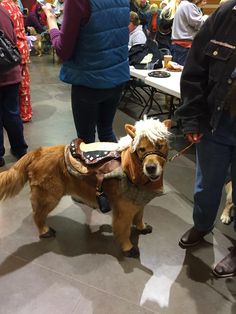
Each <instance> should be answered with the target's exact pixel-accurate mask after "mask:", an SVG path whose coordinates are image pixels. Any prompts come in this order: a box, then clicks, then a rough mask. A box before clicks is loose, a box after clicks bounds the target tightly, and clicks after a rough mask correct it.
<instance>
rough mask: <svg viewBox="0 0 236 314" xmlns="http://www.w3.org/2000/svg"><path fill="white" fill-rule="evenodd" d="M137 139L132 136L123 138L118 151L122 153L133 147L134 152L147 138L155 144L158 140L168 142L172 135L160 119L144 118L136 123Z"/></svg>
mask: <svg viewBox="0 0 236 314" xmlns="http://www.w3.org/2000/svg"><path fill="white" fill-rule="evenodd" d="M134 126H135V137H134V139H132V138H131V136H130V135H126V136H124V137H122V138H121V139H120V140H119V142H118V150H119V151H122V150H124V149H126V148H128V147H129V146H130V145H131V151H132V152H134V151H135V150H136V148H137V145H138V143H139V142H140V139H141V138H142V137H147V138H148V139H149V140H150V142H152V143H153V144H155V142H156V141H157V140H158V139H165V140H167V141H168V139H169V137H170V136H171V133H170V132H169V131H168V128H167V127H166V126H165V125H164V123H162V122H161V121H160V120H159V119H153V118H147V117H146V116H144V118H143V120H139V121H137V122H136V123H135V125H134Z"/></svg>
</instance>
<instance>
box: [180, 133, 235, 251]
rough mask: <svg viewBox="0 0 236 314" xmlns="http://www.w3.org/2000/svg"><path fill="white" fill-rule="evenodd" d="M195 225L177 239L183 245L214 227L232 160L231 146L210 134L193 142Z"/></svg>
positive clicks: (196, 239) (196, 241)
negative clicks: (194, 156)
mask: <svg viewBox="0 0 236 314" xmlns="http://www.w3.org/2000/svg"><path fill="white" fill-rule="evenodd" d="M196 155H197V163H196V178H195V191H194V208H193V221H194V227H193V228H191V229H190V230H188V231H187V232H186V233H185V234H184V235H183V236H182V237H181V239H180V243H179V244H180V246H181V247H183V248H186V247H191V246H194V245H197V244H198V243H199V242H200V241H201V240H202V238H203V237H204V236H205V235H206V234H208V233H209V232H210V231H211V230H212V228H213V227H214V222H215V218H216V215H217V211H218V207H219V204H220V200H221V194H222V189H223V186H224V182H225V178H226V176H227V171H228V168H229V165H230V160H231V148H230V146H227V145H223V144H220V143H217V142H215V141H214V140H213V138H212V137H211V135H209V136H204V138H203V139H202V140H201V142H200V143H199V144H196Z"/></svg>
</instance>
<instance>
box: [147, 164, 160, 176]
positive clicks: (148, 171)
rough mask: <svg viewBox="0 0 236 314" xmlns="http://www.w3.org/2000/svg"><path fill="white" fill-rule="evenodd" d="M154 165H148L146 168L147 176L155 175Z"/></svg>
mask: <svg viewBox="0 0 236 314" xmlns="http://www.w3.org/2000/svg"><path fill="white" fill-rule="evenodd" d="M156 169H157V167H156V165H155V164H149V165H147V166H146V170H147V173H148V174H155V173H156Z"/></svg>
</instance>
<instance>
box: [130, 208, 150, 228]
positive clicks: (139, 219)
mask: <svg viewBox="0 0 236 314" xmlns="http://www.w3.org/2000/svg"><path fill="white" fill-rule="evenodd" d="M133 225H134V226H135V227H136V229H137V230H138V232H139V233H141V234H148V233H151V232H152V226H150V225H148V224H146V223H144V221H143V209H142V210H140V211H139V212H138V213H137V214H136V215H135V216H134V219H133Z"/></svg>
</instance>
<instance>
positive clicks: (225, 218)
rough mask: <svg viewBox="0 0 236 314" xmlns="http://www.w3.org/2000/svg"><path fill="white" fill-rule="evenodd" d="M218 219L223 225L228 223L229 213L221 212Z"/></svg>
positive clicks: (229, 221)
mask: <svg viewBox="0 0 236 314" xmlns="http://www.w3.org/2000/svg"><path fill="white" fill-rule="evenodd" d="M220 220H221V222H222V223H223V224H225V225H229V224H230V223H231V221H232V220H231V217H230V216H229V215H225V214H222V215H221V216H220Z"/></svg>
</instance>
